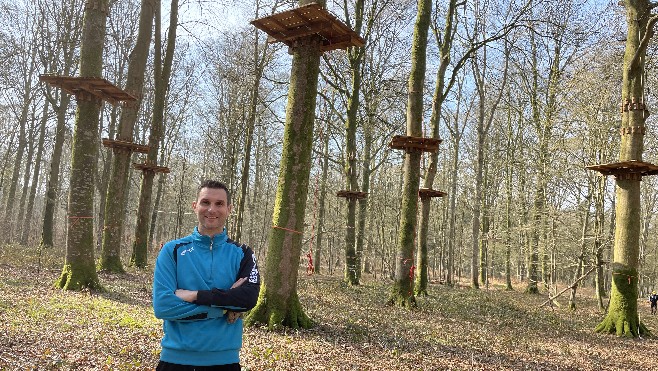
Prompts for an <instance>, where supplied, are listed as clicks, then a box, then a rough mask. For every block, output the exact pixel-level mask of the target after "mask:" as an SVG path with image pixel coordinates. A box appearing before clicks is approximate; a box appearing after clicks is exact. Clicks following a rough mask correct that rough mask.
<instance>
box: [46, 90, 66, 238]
mask: <svg viewBox="0 0 658 371" xmlns="http://www.w3.org/2000/svg"><path fill="white" fill-rule="evenodd" d="M70 102H71V96H70V95H68V94H65V93H62V94H61V96H60V101H59V106H57V107H55V111H56V113H57V127H56V128H55V144H54V145H53V153H52V155H51V160H50V173H49V175H48V183H47V185H46V197H45V198H46V199H45V203H46V204H45V206H44V215H43V229H42V231H41V246H42V247H44V248H50V247H53V245H54V239H53V235H54V233H53V232H54V229H55V213H56V212H57V200H58V199H59V195H58V193H59V187H60V185H59V167H60V164H61V162H62V150H63V149H64V148H63V147H64V139H65V138H66V110H67V109H68V106H69V103H70Z"/></svg>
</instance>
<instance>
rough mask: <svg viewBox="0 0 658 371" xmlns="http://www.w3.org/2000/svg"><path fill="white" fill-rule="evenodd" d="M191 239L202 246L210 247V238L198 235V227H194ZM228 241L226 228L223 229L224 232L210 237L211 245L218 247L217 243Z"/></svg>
mask: <svg viewBox="0 0 658 371" xmlns="http://www.w3.org/2000/svg"><path fill="white" fill-rule="evenodd" d="M192 237H194V240H195V241H198V242H200V243H202V244H203V245H207V246H209V245H210V239H211V238H210V236H206V235H203V234H201V233H199V229H198V227H194V232H192ZM227 239H228V235H227V233H226V227H224V230H223V231H222V233H220V234H216V235H214V236H213V237H212V243H213V245H218V244H219V243H222V242H225V241H226V240H227Z"/></svg>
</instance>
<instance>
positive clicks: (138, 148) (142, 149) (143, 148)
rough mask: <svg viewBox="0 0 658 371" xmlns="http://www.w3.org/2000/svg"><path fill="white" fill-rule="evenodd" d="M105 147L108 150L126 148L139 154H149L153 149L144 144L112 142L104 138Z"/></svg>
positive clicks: (123, 141)
mask: <svg viewBox="0 0 658 371" xmlns="http://www.w3.org/2000/svg"><path fill="white" fill-rule="evenodd" d="M102 141H103V146H105V147H108V148H124V149H127V150H129V151H131V152H138V153H149V151H150V150H151V147H149V146H147V145H144V144H137V143H133V142H127V141H125V140H111V139H108V138H103V140H102Z"/></svg>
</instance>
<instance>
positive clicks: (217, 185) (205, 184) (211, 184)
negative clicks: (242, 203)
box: [196, 179, 231, 205]
mask: <svg viewBox="0 0 658 371" xmlns="http://www.w3.org/2000/svg"><path fill="white" fill-rule="evenodd" d="M204 188H211V189H223V190H224V191H226V204H227V205H230V204H231V192H230V191H229V190H228V187H227V186H226V184H224V183H222V182H220V181H218V180H213V179H206V180H204V181H202V182H201V184H199V187H198V188H197V190H196V196H197V198H198V197H199V193H201V190H202V189H204Z"/></svg>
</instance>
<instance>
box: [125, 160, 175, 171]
mask: <svg viewBox="0 0 658 371" xmlns="http://www.w3.org/2000/svg"><path fill="white" fill-rule="evenodd" d="M133 167H134V168H135V169H139V170H141V171H152V172H154V173H165V174H167V173H169V168H168V167H164V166H157V165H156V164H154V163H152V162H150V161H146V162H144V163H143V164H140V163H137V162H133Z"/></svg>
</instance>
